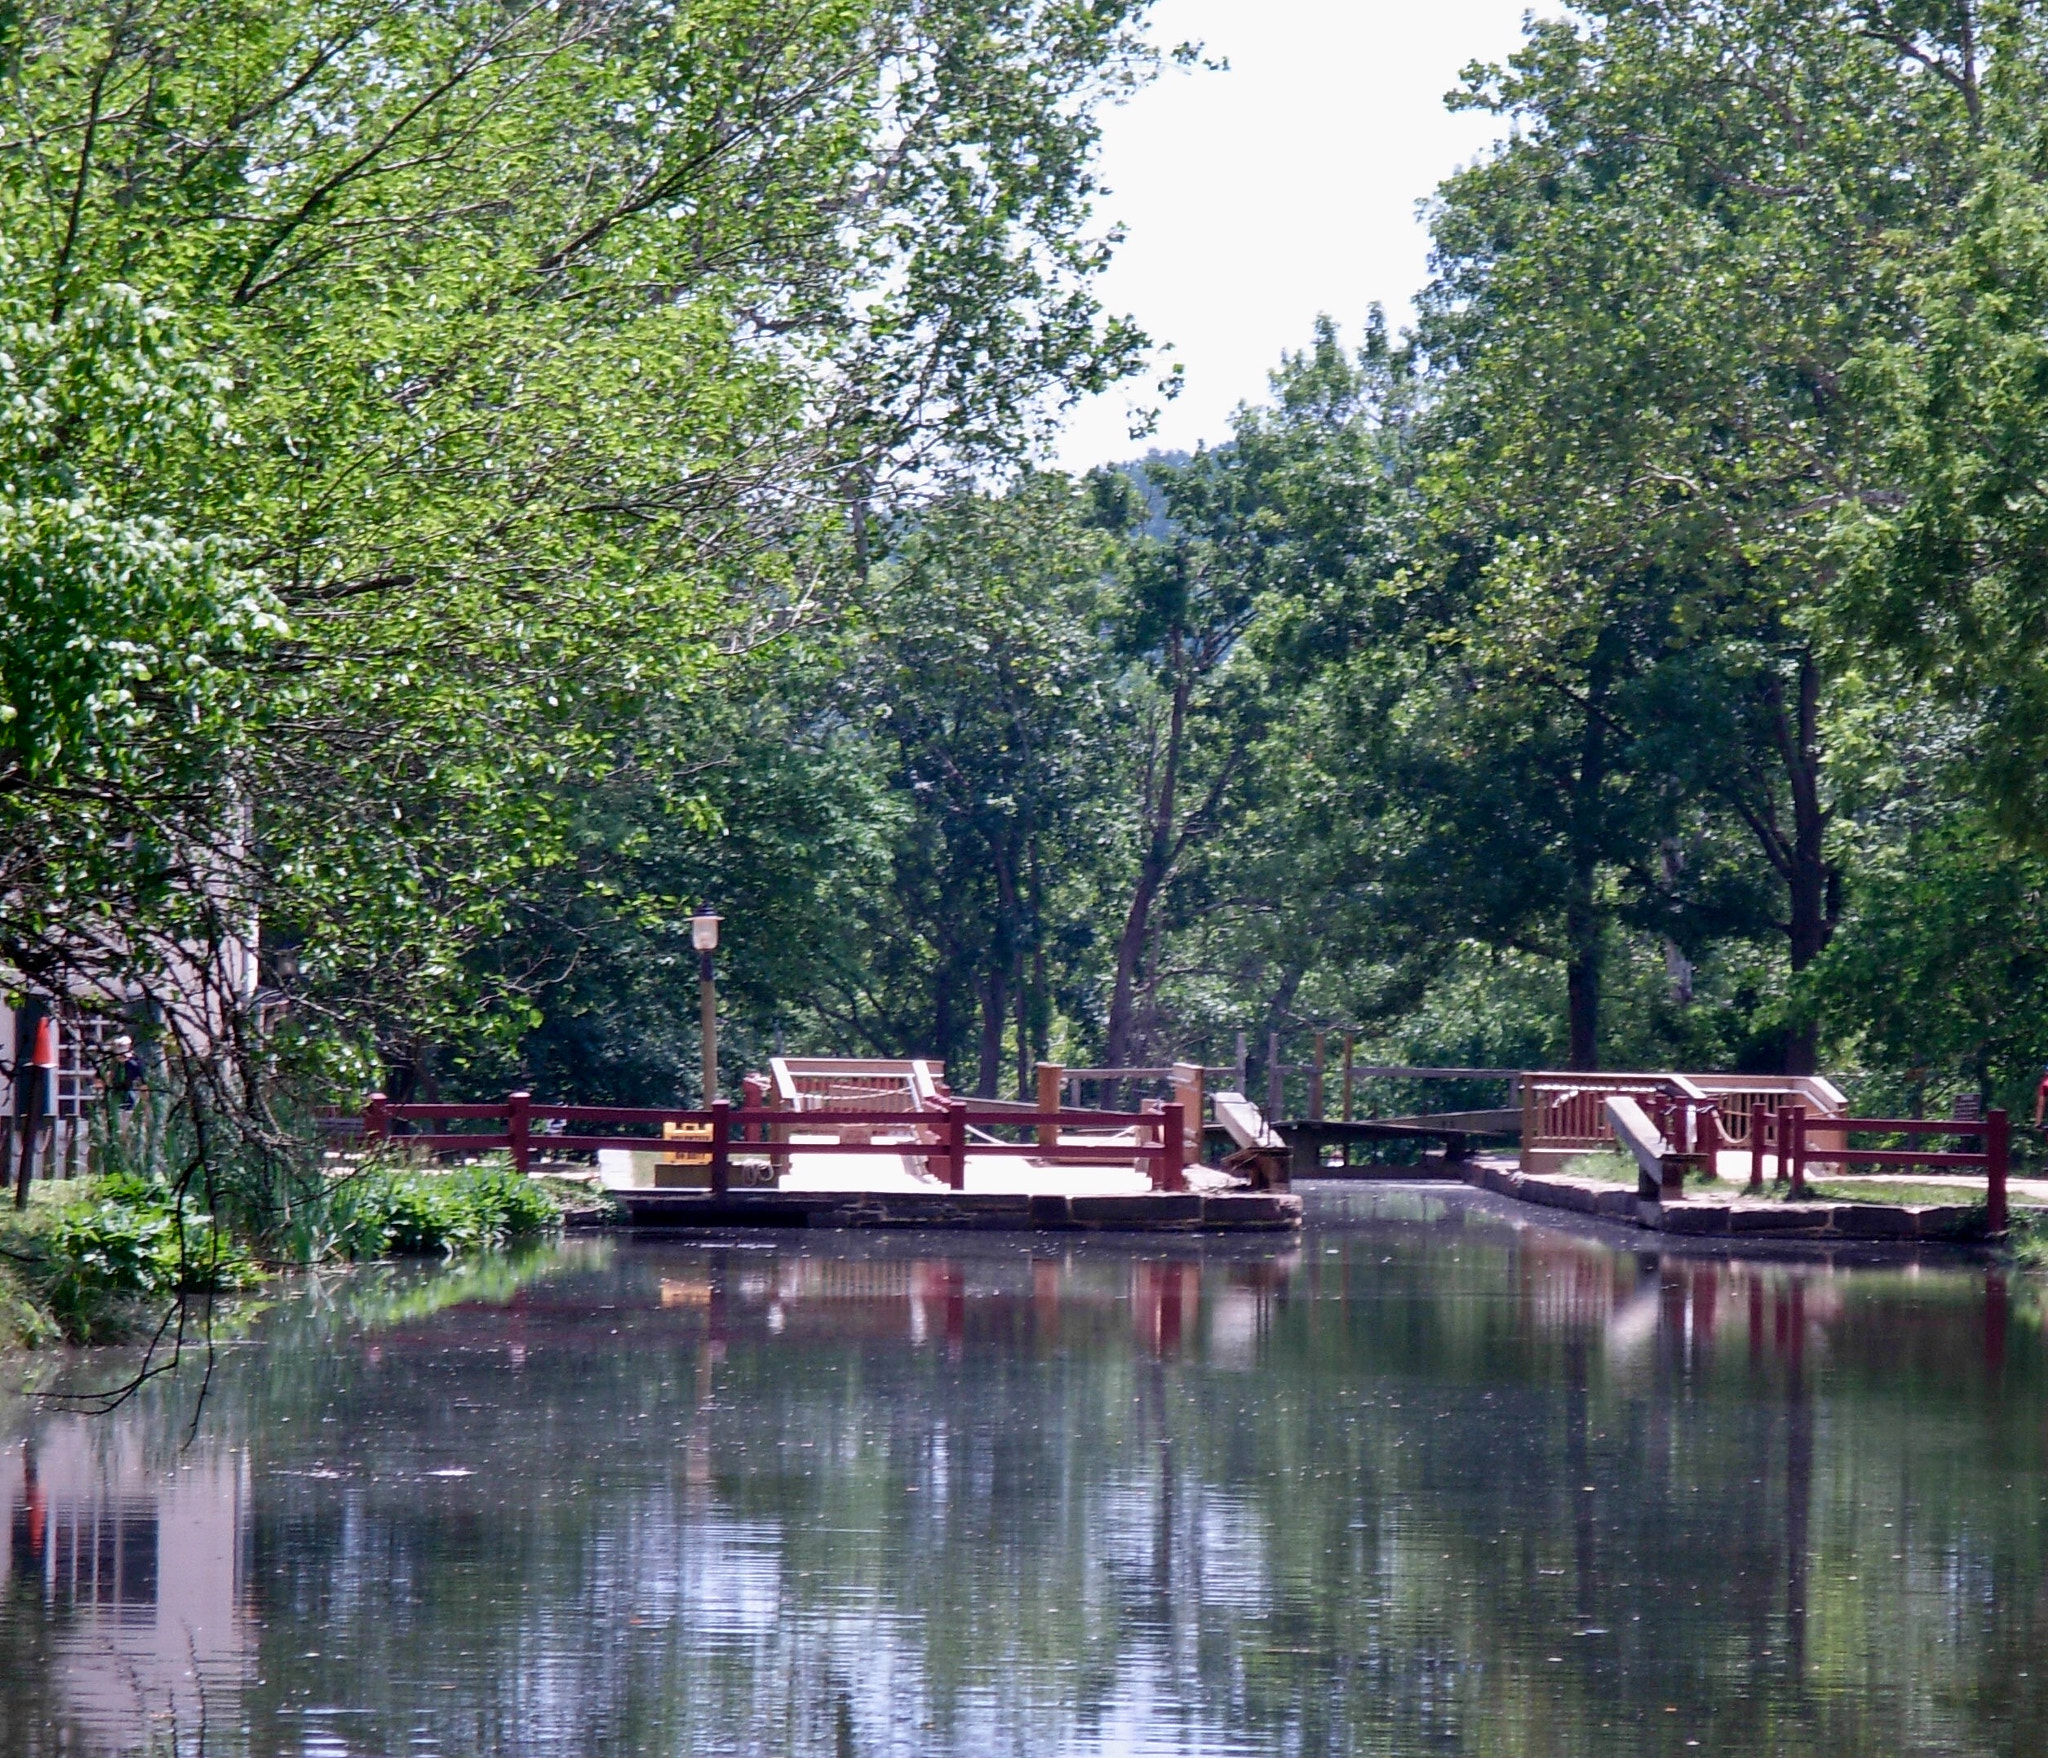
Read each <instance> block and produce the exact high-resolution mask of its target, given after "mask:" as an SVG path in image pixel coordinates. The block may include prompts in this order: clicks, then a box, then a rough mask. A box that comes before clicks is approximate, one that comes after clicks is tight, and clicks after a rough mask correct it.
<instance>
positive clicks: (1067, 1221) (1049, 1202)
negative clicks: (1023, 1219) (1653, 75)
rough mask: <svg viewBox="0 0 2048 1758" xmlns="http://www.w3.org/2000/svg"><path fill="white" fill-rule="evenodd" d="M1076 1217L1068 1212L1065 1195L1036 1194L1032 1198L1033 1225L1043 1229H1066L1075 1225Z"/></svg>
mask: <svg viewBox="0 0 2048 1758" xmlns="http://www.w3.org/2000/svg"><path fill="white" fill-rule="evenodd" d="M1073 1224H1074V1217H1073V1216H1072V1215H1070V1214H1069V1213H1068V1212H1067V1199H1066V1198H1065V1197H1064V1196H1034V1197H1033V1198H1032V1199H1031V1225H1032V1226H1034V1227H1036V1228H1039V1229H1041V1230H1053V1229H1058V1230H1064V1229H1066V1228H1069V1227H1071V1226H1073Z"/></svg>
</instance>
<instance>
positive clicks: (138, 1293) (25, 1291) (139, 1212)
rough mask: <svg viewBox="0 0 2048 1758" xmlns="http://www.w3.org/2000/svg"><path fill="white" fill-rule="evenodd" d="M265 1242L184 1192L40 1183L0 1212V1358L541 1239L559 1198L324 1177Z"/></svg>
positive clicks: (411, 1178) (456, 1180) (445, 1179)
mask: <svg viewBox="0 0 2048 1758" xmlns="http://www.w3.org/2000/svg"><path fill="white" fill-rule="evenodd" d="M287 1212H288V1214H289V1216H290V1225H289V1226H288V1227H286V1228H281V1229H277V1230H275V1231H272V1232H270V1233H269V1234H268V1235H266V1233H265V1231H264V1230H262V1229H258V1228H252V1227H247V1226H243V1227H237V1226H235V1225H233V1224H232V1223H231V1222H228V1221H224V1220H219V1219H216V1217H214V1216H213V1215H211V1214H207V1213H201V1212H199V1211H198V1210H197V1209H196V1208H195V1206H194V1204H193V1202H192V1199H191V1194H190V1191H189V1190H186V1191H183V1192H181V1191H180V1190H179V1189H178V1188H177V1187H175V1186H173V1185H171V1184H169V1183H165V1182H162V1181H159V1180H151V1179H146V1178H141V1177H137V1176H135V1175H133V1174H131V1173H125V1172H123V1173H117V1174H114V1175H112V1176H105V1177H99V1178H89V1179H77V1180H70V1181H64V1182H59V1183H51V1184H39V1185H37V1186H36V1187H35V1189H34V1192H33V1200H32V1201H31V1202H30V1204H29V1206H28V1208H27V1209H25V1210H16V1209H13V1208H6V1209H0V1348H24V1347H29V1348H33V1347H36V1346H39V1345H44V1344H50V1343H58V1342H63V1343H112V1342H120V1341H123V1340H125V1339H127V1338H129V1337H132V1336H135V1335H137V1334H139V1333H141V1332H144V1331H147V1330H150V1329H152V1328H154V1327H155V1325H156V1324H157V1322H158V1321H159V1320H160V1318H161V1316H162V1314H163V1312H164V1310H165V1307H166V1303H168V1302H170V1301H174V1300H178V1299H186V1298H191V1297H193V1296H198V1295H214V1294H230V1293H235V1292H238V1291H240V1290H244V1289H248V1288H253V1287H255V1286H256V1285H257V1284H258V1283H260V1282H261V1281H262V1280H263V1277H264V1276H265V1274H266V1273H268V1272H269V1271H270V1270H273V1269H277V1268H283V1267H287V1266H294V1265H304V1264H310V1263H321V1262H336V1261H340V1262H364V1261H369V1260H374V1259H379V1258H387V1257H452V1256H456V1255H459V1254H465V1253H474V1252H481V1251H490V1250H495V1249H498V1248H501V1247H504V1246H508V1245H512V1244H515V1243H517V1242H520V1241H524V1240H532V1239H537V1238H540V1237H543V1236H545V1235H549V1234H552V1233H554V1232H556V1231H557V1230H559V1228H560V1227H561V1224H562V1213H563V1199H562V1198H561V1197H560V1196H558V1195H557V1194H556V1192H555V1191H554V1190H553V1189H552V1188H551V1187H549V1186H548V1185H546V1184H543V1183H539V1182H536V1181H534V1180H532V1179H529V1178H525V1177H522V1176H520V1175H519V1174H518V1173H516V1172H514V1171H513V1170H512V1169H511V1167H510V1166H509V1165H506V1164H499V1163H491V1162H486V1163H484V1164H482V1165H478V1166H473V1167H465V1168H463V1169H461V1170H458V1171H452V1172H435V1171H430V1170H427V1169H425V1168H422V1167H418V1166H412V1165H405V1164H398V1163H377V1162H371V1163H368V1164H365V1165H362V1166H358V1167H355V1168H352V1169H350V1170H349V1171H347V1172H345V1173H343V1174H341V1175H339V1176H324V1175H323V1177H322V1178H321V1179H320V1182H319V1185H318V1187H317V1188H316V1190H315V1191H314V1192H313V1193H312V1194H311V1195H310V1196H306V1195H302V1196H301V1198H300V1200H298V1201H297V1202H295V1203H294V1204H292V1205H290V1207H289V1209H288V1211H287Z"/></svg>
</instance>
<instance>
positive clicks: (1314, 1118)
mask: <svg viewBox="0 0 2048 1758" xmlns="http://www.w3.org/2000/svg"><path fill="white" fill-rule="evenodd" d="M1324 1035H1325V1034H1324V1033H1322V1032H1317V1033H1316V1059H1315V1062H1314V1064H1313V1067H1312V1069H1311V1072H1310V1074H1309V1077H1308V1114H1309V1119H1310V1121H1311V1122H1314V1123H1320V1122H1322V1120H1323V1038H1324Z"/></svg>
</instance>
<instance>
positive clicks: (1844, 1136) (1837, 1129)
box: [1749, 1105, 2012, 1233]
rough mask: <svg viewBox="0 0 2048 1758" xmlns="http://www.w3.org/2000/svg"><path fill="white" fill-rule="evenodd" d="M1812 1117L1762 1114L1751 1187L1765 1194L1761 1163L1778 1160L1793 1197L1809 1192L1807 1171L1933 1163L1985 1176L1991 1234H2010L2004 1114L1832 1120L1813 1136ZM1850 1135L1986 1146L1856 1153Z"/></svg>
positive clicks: (1787, 1111)
mask: <svg viewBox="0 0 2048 1758" xmlns="http://www.w3.org/2000/svg"><path fill="white" fill-rule="evenodd" d="M1813 1123H1814V1119H1813V1118H1811V1117H1809V1116H1808V1115H1807V1113H1806V1109H1805V1107H1804V1106H1801V1105H1787V1106H1786V1107H1785V1108H1784V1109H1782V1110H1779V1111H1771V1112H1765V1113H1763V1114H1761V1125H1762V1126H1761V1127H1760V1128H1759V1129H1757V1130H1755V1131H1753V1132H1752V1133H1751V1136H1750V1146H1749V1188H1750V1189H1751V1191H1760V1190H1762V1189H1763V1183H1764V1161H1765V1160H1766V1159H1767V1158H1768V1159H1771V1160H1773V1161H1775V1162H1776V1166H1777V1177H1778V1181H1779V1182H1780V1183H1789V1184H1790V1185H1791V1194H1792V1195H1793V1196H1794V1197H1795V1198H1797V1197H1803V1196H1804V1195H1805V1194H1806V1173H1807V1168H1808V1167H1809V1166H1814V1165H1825V1166H1880V1167H1883V1166H1901V1167H1903V1166H1932V1167H1936V1168H1941V1169H1949V1168H1953V1169H1955V1170H1958V1171H1981V1172H1982V1173H1983V1174H1984V1205H1985V1221H1986V1225H1987V1226H1988V1228H1989V1230H1990V1231H1991V1232H1993V1233H2003V1232H2004V1231H2005V1229H2006V1222H2007V1206H2006V1181H2007V1178H2008V1176H2009V1174H2010V1171H2011V1165H2012V1123H2011V1119H2010V1118H2008V1117H2007V1115H2006V1114H2005V1112H2003V1111H1989V1112H1986V1113H1985V1115H1984V1116H1982V1117H1981V1118H1972V1117H1829V1118H1827V1119H1826V1128H1825V1129H1823V1130H1818V1131H1816V1130H1815V1129H1814V1128H1813ZM1852 1135H1889V1136H1894V1137H1896V1136H1905V1137H1908V1138H1913V1137H1919V1138H1922V1139H1925V1138H1929V1137H1936V1136H1950V1137H1960V1136H1974V1137H1975V1138H1976V1139H1977V1140H1978V1141H1980V1142H1982V1143H1983V1146H1982V1148H1981V1149H1979V1150H1978V1151H1977V1152H1975V1153H1962V1152H1955V1151H1950V1150H1931V1149H1922V1148H1916V1147H1906V1148H1893V1147H1886V1148H1858V1147H1851V1146H1850V1145H1849V1137H1850V1136H1852Z"/></svg>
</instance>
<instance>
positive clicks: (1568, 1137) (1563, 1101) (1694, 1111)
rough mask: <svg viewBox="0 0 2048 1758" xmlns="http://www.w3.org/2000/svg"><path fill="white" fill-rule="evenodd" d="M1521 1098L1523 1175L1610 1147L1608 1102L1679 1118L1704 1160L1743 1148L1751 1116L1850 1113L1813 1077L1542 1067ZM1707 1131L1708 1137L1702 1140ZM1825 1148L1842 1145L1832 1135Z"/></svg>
mask: <svg viewBox="0 0 2048 1758" xmlns="http://www.w3.org/2000/svg"><path fill="white" fill-rule="evenodd" d="M1521 1098H1522V1165H1523V1169H1524V1170H1526V1171H1534V1170H1537V1169H1539V1168H1543V1167H1544V1166H1545V1165H1546V1163H1547V1164H1548V1165H1550V1166H1555V1165H1556V1164H1558V1163H1561V1162H1562V1161H1564V1160H1566V1159H1569V1158H1570V1157H1571V1156H1572V1155H1574V1154H1584V1153H1592V1152H1597V1151H1599V1150H1601V1149H1607V1148H1613V1147H1614V1146H1615V1145H1616V1144H1615V1136H1614V1131H1613V1129H1612V1128H1611V1127H1610V1125H1609V1122H1608V1117H1607V1110H1606V1105H1607V1101H1608V1100H1609V1099H1629V1100H1633V1101H1634V1102H1635V1103H1637V1104H1638V1105H1641V1106H1642V1107H1643V1108H1644V1110H1645V1112H1646V1114H1649V1113H1656V1112H1660V1111H1661V1112H1665V1113H1668V1114H1669V1115H1670V1116H1672V1117H1673V1118H1675V1119H1678V1120H1680V1121H1681V1122H1682V1125H1683V1128H1682V1133H1683V1135H1684V1138H1685V1143H1686V1145H1685V1147H1684V1149H1683V1150H1682V1151H1683V1152H1686V1153H1688V1154H1697V1155H1702V1156H1707V1155H1712V1154H1713V1153H1715V1152H1717V1151H1719V1150H1720V1149H1722V1148H1741V1147H1744V1146H1746V1145H1748V1143H1749V1141H1750V1139H1751V1133H1752V1119H1753V1118H1756V1117H1765V1118H1768V1117H1770V1116H1771V1115H1773V1114H1774V1113H1776V1112H1778V1111H1780V1110H1782V1109H1783V1108H1785V1107H1786V1106H1789V1105H1800V1106H1803V1107H1804V1108H1805V1110H1806V1113H1807V1116H1808V1118H1809V1119H1826V1120H1830V1125H1831V1120H1832V1118H1833V1117H1834V1116H1835V1115H1836V1114H1837V1113H1839V1112H1842V1111H1844V1110H1846V1109H1847V1108H1848V1101H1847V1100H1846V1099H1844V1098H1843V1096H1842V1094H1841V1092H1840V1091H1839V1090H1838V1089H1837V1088H1835V1087H1834V1086H1833V1085H1831V1084H1830V1083H1829V1082H1828V1081H1826V1080H1823V1079H1821V1078H1820V1077H1819V1076H1817V1075H1742V1074H1679V1073H1675V1072H1668V1071H1653V1072H1636V1073H1620V1072H1614V1073H1605V1072H1600V1073H1580V1072H1575V1071H1563V1070H1545V1071H1538V1072H1532V1073H1529V1074H1525V1075H1523V1076H1522V1081H1521ZM1695 1118H1697V1119H1699V1121H1697V1122H1695V1121H1694V1119H1695ZM1709 1119H1710V1120H1711V1121H1710V1122H1709V1121H1708V1120H1709ZM1709 1132H1710V1133H1711V1137H1712V1139H1711V1140H1708V1139H1706V1137H1707V1135H1708V1134H1709ZM1667 1133H1668V1132H1667ZM1826 1133H1827V1132H1826V1131H1823V1132H1822V1134H1826ZM1820 1139H1821V1138H1820V1136H1816V1137H1815V1140H1816V1141H1817V1142H1819V1141H1820ZM1822 1145H1826V1146H1829V1147H1839V1146H1840V1145H1841V1143H1840V1141H1839V1140H1837V1139H1833V1138H1830V1139H1828V1140H1826V1141H1825V1142H1824V1143H1822ZM1674 1151H1680V1150H1674ZM1710 1163H1711V1162H1710Z"/></svg>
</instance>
